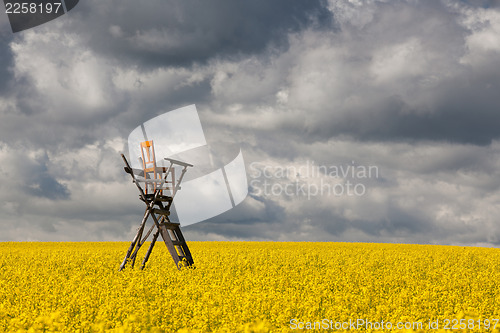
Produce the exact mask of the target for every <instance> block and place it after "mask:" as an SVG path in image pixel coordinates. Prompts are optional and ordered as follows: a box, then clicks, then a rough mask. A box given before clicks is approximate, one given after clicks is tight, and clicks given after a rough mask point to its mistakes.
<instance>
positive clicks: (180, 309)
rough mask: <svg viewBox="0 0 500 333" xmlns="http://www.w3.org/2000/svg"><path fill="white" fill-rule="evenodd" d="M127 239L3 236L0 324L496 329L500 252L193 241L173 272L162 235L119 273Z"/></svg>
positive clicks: (24, 327) (104, 328)
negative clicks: (144, 262) (186, 259)
mask: <svg viewBox="0 0 500 333" xmlns="http://www.w3.org/2000/svg"><path fill="white" fill-rule="evenodd" d="M128 245H129V244H128V243H0V286H1V287H0V331H2V332H3V331H5V332H16V331H29V332H52V331H65V332H145V331H152V332H177V331H179V332H290V331H293V332H312V331H313V329H314V328H316V330H315V331H320V330H324V331H335V332H337V331H339V332H340V331H349V332H357V331H368V332H370V331H393V332H395V331H404V330H406V329H408V330H411V328H413V329H414V330H415V331H421V332H438V331H441V332H451V331H464V332H483V331H498V329H494V330H493V328H494V326H495V324H496V322H497V321H498V319H499V318H500V310H499V304H500V285H499V282H500V250H499V249H488V248H472V247H467V248H465V247H454V246H431V245H396V244H363V243H307V242H304V243H274V242H190V243H189V246H190V249H191V252H192V254H193V257H194V260H195V264H196V269H183V270H182V271H177V269H176V267H175V265H174V263H173V261H172V259H171V258H170V255H169V253H168V251H167V249H166V247H165V246H163V244H160V243H158V244H157V245H156V247H155V250H154V251H153V254H152V256H151V259H150V261H149V263H148V266H147V268H146V270H144V271H140V270H138V269H126V270H124V271H122V272H119V271H118V266H119V264H120V262H121V260H122V258H123V256H124V254H125V251H126V249H127V248H128ZM144 248H147V246H144ZM141 251H142V250H141ZM419 323H420V324H419ZM397 325H399V326H397ZM405 325H406V326H405ZM412 325H413V326H412ZM419 325H421V326H419ZM429 325H431V326H432V327H429ZM436 325H437V326H436ZM446 325H448V327H446ZM431 328H432V329H431ZM445 328H449V329H448V330H446V329H445ZM451 328H455V329H456V330H450V329H451ZM496 328H500V323H499V324H498V325H496Z"/></svg>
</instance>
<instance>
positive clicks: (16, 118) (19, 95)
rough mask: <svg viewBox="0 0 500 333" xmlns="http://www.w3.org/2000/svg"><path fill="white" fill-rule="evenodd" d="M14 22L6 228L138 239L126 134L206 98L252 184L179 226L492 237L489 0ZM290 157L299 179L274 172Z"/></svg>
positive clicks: (494, 9)
mask: <svg viewBox="0 0 500 333" xmlns="http://www.w3.org/2000/svg"><path fill="white" fill-rule="evenodd" d="M6 19H7V18H6V16H5V15H4V14H1V13H0V28H1V29H2V31H1V32H0V42H1V44H0V60H1V62H2V67H1V69H0V75H1V81H0V162H1V163H0V199H1V201H0V226H1V227H2V233H1V234H0V240H3V241H7V240H128V239H129V238H131V237H132V234H133V233H134V230H135V228H136V225H137V224H138V223H139V221H140V216H141V214H142V211H143V207H142V205H141V202H140V201H139V200H137V193H136V189H135V187H134V186H133V184H131V183H130V180H129V179H128V178H127V175H126V174H125V173H124V172H123V167H122V165H121V163H122V161H121V159H120V156H119V153H120V152H125V151H127V146H126V139H127V136H128V134H129V133H130V131H132V130H133V129H134V128H136V127H137V126H138V125H140V124H141V123H143V122H145V121H147V120H149V119H151V118H153V117H155V116H157V115H160V114H162V113H164V112H166V111H169V110H172V109H175V108H178V107H182V106H185V105H190V104H196V105H197V108H198V111H199V114H200V118H201V120H202V124H203V127H204V130H205V133H206V136H207V138H208V139H209V140H210V141H211V142H214V143H231V144H237V145H239V146H240V147H241V149H242V152H243V156H244V158H245V161H246V166H247V173H248V180H249V191H250V192H249V196H248V197H247V198H246V199H245V201H244V202H243V203H241V204H240V205H239V206H237V207H236V208H235V209H233V210H231V211H228V212H227V213H224V214H222V215H220V216H217V217H213V218H211V219H210V220H207V221H205V222H201V223H198V224H195V225H192V226H189V227H186V228H185V229H184V230H185V236H186V238H187V239H190V240H279V241H286V240H304V241H314V240H321V241H364V242H401V243H439V244H464V245H481V246H496V245H498V244H500V227H499V225H498V222H497V221H498V217H499V216H500V206H499V204H498V202H500V192H499V189H500V180H499V179H500V177H499V176H500V172H499V170H500V159H499V158H498V156H499V153H500V141H499V138H500V130H499V127H498V126H497V124H498V123H499V121H500V119H499V113H498V110H500V99H499V98H498V97H497V95H498V91H499V89H500V60H499V59H500V57H499V56H500V9H499V7H498V5H497V2H495V1H460V2H456V1H446V0H442V1H362V0H359V1H336V0H330V1H320V0H318V1H308V0H307V1H306V0H304V1H288V0H287V1H285V0H283V1H281V0H277V1H226V0H213V1H208V2H195V1H183V2H181V3H178V2H173V1H149V2H148V3H138V2H133V1H108V2H106V3H103V2H99V1H85V2H80V3H79V4H78V5H77V6H76V7H75V8H74V9H73V10H72V11H71V12H69V13H68V14H66V15H63V16H61V17H60V18H58V19H56V20H54V21H51V22H48V23H46V24H44V25H41V26H38V27H36V28H33V29H29V30H26V31H23V32H20V33H16V34H12V33H11V31H10V28H9V26H8V23H6ZM311 165H315V166H316V167H322V166H324V167H325V168H332V167H341V166H342V167H347V166H375V167H376V168H377V170H378V173H377V175H376V176H373V175H372V176H371V177H352V175H351V176H348V177H334V176H332V175H328V174H314V175H311V174H309V175H308V174H305V173H306V172H305V171H307V170H309V169H310V168H311ZM266 168H267V169H266ZM279 168H288V169H290V170H292V169H293V170H302V174H300V172H299V173H298V174H292V173H290V174H287V175H286V176H282V175H276V174H273V175H270V176H269V177H266V176H263V171H264V170H271V169H273V170H276V169H279ZM308 168H309V169H308ZM259 173H260V175H259ZM347 182H350V184H360V185H359V187H358V190H359V189H361V188H362V189H364V191H363V193H362V195H358V194H359V193H358V194H354V195H348V194H347V193H346V192H344V193H342V194H339V193H338V190H339V189H340V188H343V189H346V186H347ZM361 185H362V187H361ZM265 186H267V190H268V191H267V192H266V191H265V189H266V188H265ZM287 186H288V187H287ZM300 186H303V187H300ZM285 188H287V189H288V192H287V193H286V192H285V191H284V190H283V189H285ZM319 189H323V192H322V193H321V192H319V193H316V192H315V191H316V190H319ZM333 189H335V190H337V192H336V193H332V192H331V191H332V190H333ZM327 190H330V192H328V191H327ZM28 201H29V202H30V204H29V205H26V204H25V203H26V202H28Z"/></svg>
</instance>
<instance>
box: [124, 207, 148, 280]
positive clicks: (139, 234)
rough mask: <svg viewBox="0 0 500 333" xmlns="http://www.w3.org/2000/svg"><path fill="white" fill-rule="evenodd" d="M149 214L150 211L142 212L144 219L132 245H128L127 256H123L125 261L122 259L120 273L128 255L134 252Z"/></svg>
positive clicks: (128, 257)
mask: <svg viewBox="0 0 500 333" xmlns="http://www.w3.org/2000/svg"><path fill="white" fill-rule="evenodd" d="M149 214H150V209H149V208H148V209H146V212H144V217H143V219H142V222H141V224H140V226H139V229H138V230H137V234H136V235H135V237H134V239H133V240H132V243H131V244H130V247H129V248H128V250H127V254H126V255H125V259H123V262H122V264H121V265H120V271H121V270H123V269H124V268H125V266H126V265H127V262H128V261H129V259H130V255H131V254H132V251H133V250H134V247H135V246H136V245H137V242H139V241H140V238H141V236H142V231H143V230H144V226H145V225H146V220H147V219H148V217H149Z"/></svg>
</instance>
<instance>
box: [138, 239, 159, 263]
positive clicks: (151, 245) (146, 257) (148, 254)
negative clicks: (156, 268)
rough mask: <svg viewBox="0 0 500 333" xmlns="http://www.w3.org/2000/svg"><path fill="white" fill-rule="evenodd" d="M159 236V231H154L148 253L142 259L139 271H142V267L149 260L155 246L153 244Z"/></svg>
mask: <svg viewBox="0 0 500 333" xmlns="http://www.w3.org/2000/svg"><path fill="white" fill-rule="evenodd" d="M159 234H160V231H159V230H156V232H155V233H154V234H153V240H152V241H151V244H150V245H149V248H148V252H146V255H145V256H144V259H143V260H142V263H141V269H144V267H145V266H146V263H147V262H148V260H149V256H150V255H151V251H153V247H154V246H155V243H156V240H157V239H158V235H159Z"/></svg>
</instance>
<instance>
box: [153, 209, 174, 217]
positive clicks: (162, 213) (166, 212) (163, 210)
mask: <svg viewBox="0 0 500 333" xmlns="http://www.w3.org/2000/svg"><path fill="white" fill-rule="evenodd" d="M153 213H155V214H159V215H165V216H169V215H170V211H168V210H165V209H158V208H155V209H153Z"/></svg>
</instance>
